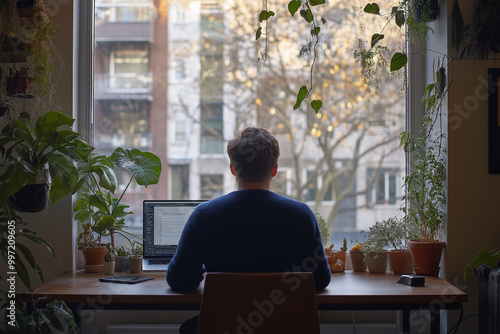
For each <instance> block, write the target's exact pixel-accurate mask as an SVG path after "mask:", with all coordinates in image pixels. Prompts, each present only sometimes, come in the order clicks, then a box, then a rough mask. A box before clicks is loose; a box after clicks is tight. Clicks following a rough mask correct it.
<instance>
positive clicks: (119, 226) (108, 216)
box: [73, 147, 161, 252]
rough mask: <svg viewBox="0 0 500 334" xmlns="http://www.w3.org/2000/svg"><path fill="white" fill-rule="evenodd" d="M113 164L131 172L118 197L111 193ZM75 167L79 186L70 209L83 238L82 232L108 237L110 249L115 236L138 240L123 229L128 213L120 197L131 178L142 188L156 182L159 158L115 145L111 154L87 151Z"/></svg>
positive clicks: (95, 238)
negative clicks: (81, 225) (84, 157)
mask: <svg viewBox="0 0 500 334" xmlns="http://www.w3.org/2000/svg"><path fill="white" fill-rule="evenodd" d="M113 167H119V168H123V169H125V170H127V171H129V172H130V174H131V176H130V180H129V182H128V184H127V185H126V186H125V188H124V189H123V191H122V192H121V194H119V196H116V195H115V191H116V190H117V179H116V175H115V172H114V170H113ZM78 170H79V175H80V177H81V182H82V189H81V191H80V193H79V194H78V197H77V200H76V201H75V204H74V208H73V209H74V212H75V219H76V220H77V221H79V222H81V223H82V224H83V227H84V228H83V231H82V234H83V236H82V238H83V239H85V238H84V236H85V234H86V233H90V234H91V235H92V236H93V240H94V241H99V242H100V240H101V237H108V236H109V238H110V245H111V247H112V249H116V245H115V236H116V235H121V236H123V237H124V238H126V239H127V240H129V242H131V241H133V240H134V239H140V237H139V236H137V235H135V234H133V233H130V232H128V231H126V230H125V228H126V227H127V225H126V224H125V217H126V216H127V215H128V214H131V213H132V212H131V211H128V210H127V209H128V205H126V204H123V203H122V202H121V200H122V198H123V196H124V195H125V193H126V191H127V189H128V188H129V186H130V184H131V183H132V181H134V180H135V181H136V182H137V184H139V185H142V186H145V187H147V186H148V185H151V184H156V183H158V181H159V178H160V173H161V161H160V159H159V158H158V157H157V156H156V155H154V154H153V153H149V152H142V151H140V150H138V149H135V148H122V147H118V148H117V149H115V151H114V152H113V153H112V154H111V156H107V155H100V154H96V153H95V152H90V153H89V155H88V158H87V159H86V161H85V162H84V163H81V164H80V165H79V167H78ZM87 227H88V228H87ZM79 238H80V237H79ZM85 252H87V250H85Z"/></svg>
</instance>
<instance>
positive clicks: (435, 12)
mask: <svg viewBox="0 0 500 334" xmlns="http://www.w3.org/2000/svg"><path fill="white" fill-rule="evenodd" d="M411 6H412V10H413V17H414V18H415V20H416V21H417V22H433V21H436V20H437V18H438V16H439V0H412V1H411Z"/></svg>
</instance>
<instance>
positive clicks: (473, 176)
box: [446, 1, 500, 333]
mask: <svg viewBox="0 0 500 334" xmlns="http://www.w3.org/2000/svg"><path fill="white" fill-rule="evenodd" d="M460 4H461V6H462V5H463V4H462V2H460ZM447 5H448V8H447V9H448V17H451V8H452V1H448V4H447ZM462 12H467V8H464V7H462ZM448 24H450V22H448ZM448 31H450V27H448ZM448 48H449V49H450V48H451V47H450V46H448ZM449 52H450V54H452V55H453V60H452V62H451V64H450V66H449V69H450V74H449V81H450V82H451V80H453V83H452V85H451V88H450V91H449V93H448V106H449V107H448V227H447V246H446V278H447V279H448V280H449V281H450V282H451V283H453V284H455V285H456V286H458V287H459V288H461V289H463V290H464V291H466V292H467V293H468V294H469V302H468V303H467V304H465V305H464V306H465V307H464V316H467V315H471V314H477V312H478V284H477V283H478V280H477V278H476V277H475V276H474V275H470V276H469V278H468V280H467V282H465V283H464V281H463V269H464V267H465V265H466V264H467V263H468V262H469V261H470V260H471V259H472V258H473V257H474V255H475V254H476V252H477V251H478V250H480V249H482V248H486V249H488V250H489V249H497V250H498V249H500V228H499V220H500V196H499V191H500V175H490V174H488V128H487V125H488V101H487V97H486V96H487V95H486V92H487V87H486V85H485V82H486V81H487V71H488V68H490V67H496V68H500V60H488V61H486V60H480V59H476V60H472V59H459V58H458V56H457V55H456V54H454V52H453V51H452V50H450V51H449ZM499 154H500V152H499ZM451 313H453V314H451ZM456 313H457V312H450V317H449V326H453V325H454V324H455V322H456V319H457V317H456ZM458 333H477V317H472V318H471V319H468V320H466V321H465V322H464V323H463V324H462V325H461V326H460V330H459V331H458Z"/></svg>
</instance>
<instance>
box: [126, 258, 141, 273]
mask: <svg viewBox="0 0 500 334" xmlns="http://www.w3.org/2000/svg"><path fill="white" fill-rule="evenodd" d="M129 261H130V267H129V268H130V272H131V273H140V272H142V256H131V257H129Z"/></svg>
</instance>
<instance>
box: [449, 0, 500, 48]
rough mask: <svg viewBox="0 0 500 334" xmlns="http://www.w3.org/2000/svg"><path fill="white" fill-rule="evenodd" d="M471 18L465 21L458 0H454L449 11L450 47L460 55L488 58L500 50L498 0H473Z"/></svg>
mask: <svg viewBox="0 0 500 334" xmlns="http://www.w3.org/2000/svg"><path fill="white" fill-rule="evenodd" d="M472 6H473V16H472V17H473V18H472V22H471V23H466V22H465V21H464V19H463V16H462V11H461V9H460V4H459V1H458V0H454V2H453V8H452V13H451V26H452V30H451V39H450V43H451V45H452V47H453V48H454V49H455V50H457V51H459V52H460V56H461V57H478V58H488V56H489V55H490V54H492V53H493V54H498V53H499V52H500V25H499V24H498V20H499V18H500V1H498V0H481V1H480V0H473V1H472Z"/></svg>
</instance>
